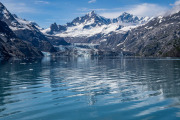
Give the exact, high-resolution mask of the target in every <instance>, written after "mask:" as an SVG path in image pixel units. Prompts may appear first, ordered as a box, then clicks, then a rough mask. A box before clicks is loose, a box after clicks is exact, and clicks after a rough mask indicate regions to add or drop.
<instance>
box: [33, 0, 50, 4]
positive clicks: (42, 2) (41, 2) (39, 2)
mask: <svg viewBox="0 0 180 120" xmlns="http://www.w3.org/2000/svg"><path fill="white" fill-rule="evenodd" d="M34 3H35V4H49V2H47V1H42V0H38V1H35V2H34Z"/></svg>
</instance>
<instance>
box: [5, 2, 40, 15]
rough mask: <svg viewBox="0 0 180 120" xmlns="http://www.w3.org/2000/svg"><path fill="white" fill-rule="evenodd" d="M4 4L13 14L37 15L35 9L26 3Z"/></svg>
mask: <svg viewBox="0 0 180 120" xmlns="http://www.w3.org/2000/svg"><path fill="white" fill-rule="evenodd" d="M3 4H4V5H5V6H6V7H7V9H8V10H9V11H10V12H12V13H36V12H37V11H36V10H35V9H33V8H31V7H28V6H27V5H26V4H25V3H12V2H3ZM17 6H18V7H17Z"/></svg>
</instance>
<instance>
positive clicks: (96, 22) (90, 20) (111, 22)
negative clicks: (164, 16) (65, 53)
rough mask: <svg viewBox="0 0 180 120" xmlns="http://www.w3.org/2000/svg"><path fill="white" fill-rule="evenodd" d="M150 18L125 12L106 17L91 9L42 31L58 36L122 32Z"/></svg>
mask: <svg viewBox="0 0 180 120" xmlns="http://www.w3.org/2000/svg"><path fill="white" fill-rule="evenodd" d="M150 19H151V18H149V17H137V16H134V15H131V14H129V13H126V12H125V13H123V14H122V15H120V16H119V17H118V18H115V19H108V18H104V17H102V16H99V15H97V14H96V13H95V12H94V11H92V12H90V13H88V14H86V15H85V16H82V17H77V18H76V19H74V20H73V21H72V22H70V23H67V24H66V25H64V26H61V25H57V24H56V23H54V24H52V25H51V27H50V28H48V29H44V30H42V32H43V33H44V34H46V35H47V34H49V35H54V36H59V37H92V36H94V35H96V34H104V35H107V34H109V33H111V32H117V33H124V32H127V31H129V30H131V29H132V28H135V27H137V26H139V25H142V24H144V23H146V22H148V21H149V20H150Z"/></svg>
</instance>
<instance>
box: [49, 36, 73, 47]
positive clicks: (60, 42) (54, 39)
mask: <svg viewBox="0 0 180 120" xmlns="http://www.w3.org/2000/svg"><path fill="white" fill-rule="evenodd" d="M47 38H48V40H49V41H50V42H51V44H52V45H55V46H59V45H64V46H68V45H71V44H70V43H68V42H66V41H65V40H64V38H61V37H57V36H47Z"/></svg>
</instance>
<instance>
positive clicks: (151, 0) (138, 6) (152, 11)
mask: <svg viewBox="0 0 180 120" xmlns="http://www.w3.org/2000/svg"><path fill="white" fill-rule="evenodd" d="M1 2H2V3H3V4H4V5H5V6H6V7H7V9H8V10H9V11H10V12H11V13H13V14H16V15H18V17H21V18H25V19H27V20H30V21H34V22H36V23H37V24H39V25H40V27H42V28H48V27H49V26H50V24H52V23H54V22H56V23H57V24H61V25H63V24H66V23H67V22H71V21H72V20H73V19H74V18H76V17H80V16H83V15H85V14H86V13H88V12H90V11H92V10H95V11H96V13H97V14H99V15H102V16H104V17H107V18H115V17H118V16H119V15H120V14H121V13H122V12H129V13H131V14H134V15H137V16H158V15H161V14H163V13H164V12H166V11H168V10H169V9H171V8H172V7H173V6H174V5H175V4H180V0H1Z"/></svg>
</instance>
